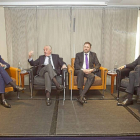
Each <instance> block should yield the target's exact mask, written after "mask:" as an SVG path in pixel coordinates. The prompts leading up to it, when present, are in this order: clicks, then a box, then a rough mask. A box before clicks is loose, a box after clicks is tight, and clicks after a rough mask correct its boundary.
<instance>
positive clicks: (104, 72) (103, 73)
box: [100, 67, 108, 89]
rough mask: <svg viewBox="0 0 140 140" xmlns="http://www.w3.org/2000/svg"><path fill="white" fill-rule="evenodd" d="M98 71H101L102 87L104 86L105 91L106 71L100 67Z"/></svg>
mask: <svg viewBox="0 0 140 140" xmlns="http://www.w3.org/2000/svg"><path fill="white" fill-rule="evenodd" d="M100 70H101V79H102V85H104V89H106V80H107V72H108V69H107V68H104V67H100Z"/></svg>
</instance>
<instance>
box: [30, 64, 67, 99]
mask: <svg viewBox="0 0 140 140" xmlns="http://www.w3.org/2000/svg"><path fill="white" fill-rule="evenodd" d="M37 68H38V67H37V66H34V67H31V68H30V69H29V70H28V72H29V88H30V92H31V98H32V97H33V90H34V89H36V90H43V89H45V79H44V78H43V77H41V76H39V75H37ZM66 73H67V69H66V68H65V69H63V70H61V75H59V76H56V79H57V81H58V83H59V84H60V85H63V86H64V91H63V92H64V96H63V100H65V93H66ZM52 89H56V86H55V84H54V83H53V82H52Z"/></svg>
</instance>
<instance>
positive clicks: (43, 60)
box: [41, 55, 46, 64]
mask: <svg viewBox="0 0 140 140" xmlns="http://www.w3.org/2000/svg"><path fill="white" fill-rule="evenodd" d="M42 58H43V59H42V62H41V63H42V64H44V62H45V58H46V56H45V55H44V56H43V57H42Z"/></svg>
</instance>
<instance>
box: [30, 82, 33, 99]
mask: <svg viewBox="0 0 140 140" xmlns="http://www.w3.org/2000/svg"><path fill="white" fill-rule="evenodd" d="M30 91H31V98H32V97H33V87H32V84H31V83H30Z"/></svg>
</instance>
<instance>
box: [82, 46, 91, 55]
mask: <svg viewBox="0 0 140 140" xmlns="http://www.w3.org/2000/svg"><path fill="white" fill-rule="evenodd" d="M90 49H91V47H90V45H89V44H85V45H84V47H83V51H84V53H88V52H89V51H90Z"/></svg>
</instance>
